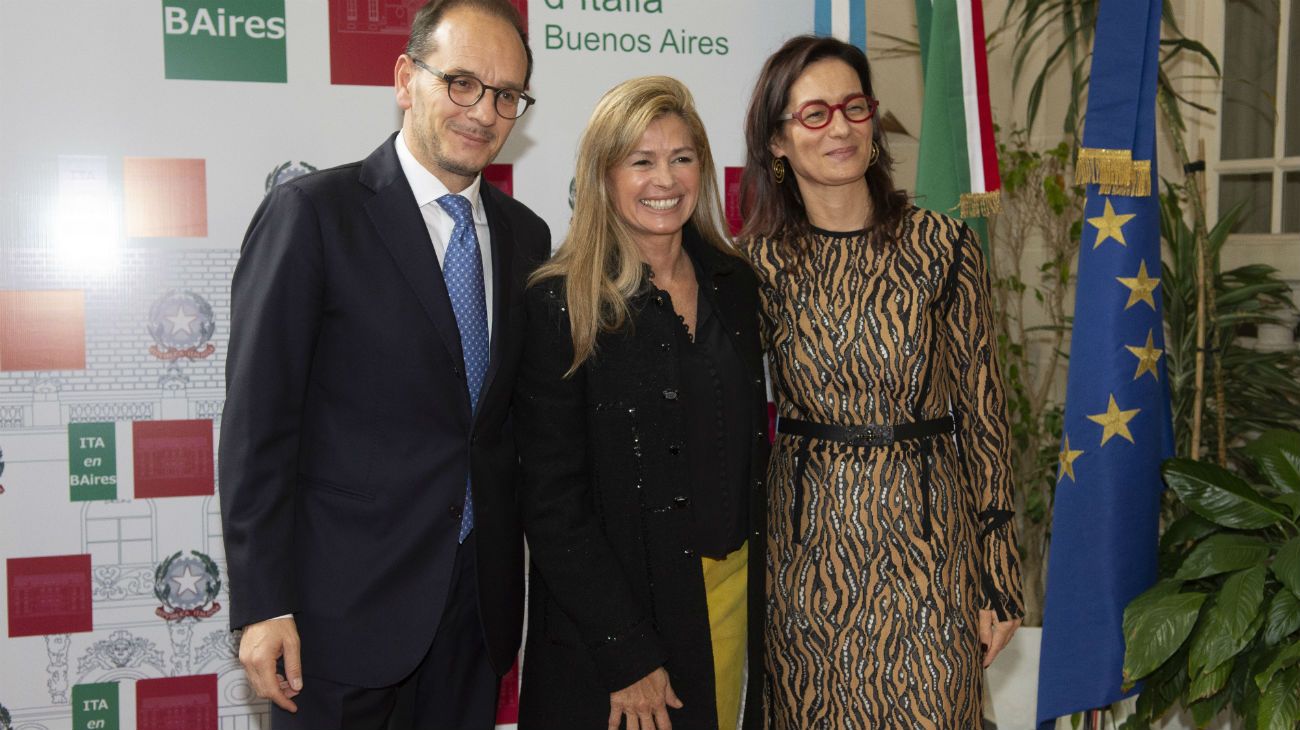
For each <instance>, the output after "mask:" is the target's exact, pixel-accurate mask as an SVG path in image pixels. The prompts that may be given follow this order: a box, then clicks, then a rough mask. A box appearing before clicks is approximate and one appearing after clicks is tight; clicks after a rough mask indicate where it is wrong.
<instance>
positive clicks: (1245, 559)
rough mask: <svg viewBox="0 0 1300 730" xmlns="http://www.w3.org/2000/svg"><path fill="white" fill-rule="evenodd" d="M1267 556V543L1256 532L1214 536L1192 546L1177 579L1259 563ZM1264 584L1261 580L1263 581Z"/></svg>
mask: <svg viewBox="0 0 1300 730" xmlns="http://www.w3.org/2000/svg"><path fill="white" fill-rule="evenodd" d="M1267 558H1268V543H1267V542H1265V541H1264V540H1262V539H1260V538H1258V537H1255V536H1253V535H1242V534H1237V533H1228V534H1221V535H1211V536H1209V537H1207V538H1205V540H1204V541H1203V542H1202V543H1201V544H1200V545H1197V546H1196V547H1195V548H1193V549H1192V552H1191V554H1190V555H1188V556H1187V559H1186V560H1184V561H1183V564H1182V565H1180V566H1179V567H1178V573H1177V574H1175V575H1174V579H1175V580H1194V579H1196V578H1205V577H1207V576H1211V575H1218V574H1219V573H1227V572H1229V571H1233V570H1241V569H1242V568H1249V567H1250V566H1252V565H1259V564H1260V563H1262V562H1263V561H1264V560H1265V559H1267ZM1261 585H1262V583H1261Z"/></svg>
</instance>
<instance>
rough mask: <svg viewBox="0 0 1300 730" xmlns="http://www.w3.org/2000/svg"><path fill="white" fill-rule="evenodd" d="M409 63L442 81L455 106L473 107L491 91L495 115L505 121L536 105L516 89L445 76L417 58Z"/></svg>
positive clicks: (531, 98) (471, 79)
mask: <svg viewBox="0 0 1300 730" xmlns="http://www.w3.org/2000/svg"><path fill="white" fill-rule="evenodd" d="M411 61H412V62H413V63H414V64H415V65H416V66H419V67H420V68H422V69H424V70H425V71H428V72H429V73H431V74H433V75H434V76H437V77H438V78H440V79H442V81H443V83H445V84H447V96H448V97H449V98H450V99H451V100H452V102H454V103H455V104H456V105H457V106H474V105H475V104H477V103H478V101H479V99H482V98H483V94H484V93H486V92H488V91H491V92H492V95H493V105H494V106H495V107H496V110H497V114H499V115H500V116H502V117H504V118H506V119H518V118H519V117H522V116H523V115H524V112H526V111H528V107H530V106H532V105H533V104H535V103H537V100H536V99H534V98H533V97H531V96H529V95H528V94H525V93H524V92H522V91H520V90H518V89H503V88H501V87H500V86H488V85H487V84H485V83H483V82H482V81H479V80H478V79H476V78H474V77H473V76H470V75H469V74H445V73H443V72H441V71H439V70H438V69H436V68H433V67H432V66H430V65H428V64H426V63H425V62H424V61H421V60H420V59H418V58H412V59H411Z"/></svg>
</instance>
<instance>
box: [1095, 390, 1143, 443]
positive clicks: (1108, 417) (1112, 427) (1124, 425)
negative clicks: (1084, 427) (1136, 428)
mask: <svg viewBox="0 0 1300 730" xmlns="http://www.w3.org/2000/svg"><path fill="white" fill-rule="evenodd" d="M1141 410H1142V409H1141V408H1134V409H1133V410H1131V411H1121V410H1120V409H1119V406H1118V405H1116V404H1115V396H1114V395H1113V394H1112V395H1111V396H1110V405H1108V406H1106V412H1105V413H1098V414H1097V415H1095V416H1088V420H1089V421H1092V422H1093V423H1100V424H1101V427H1102V431H1101V445H1102V446H1105V445H1106V442H1107V441H1110V439H1111V437H1112V436H1115V435H1117V434H1118V435H1120V436H1123V437H1124V438H1126V439H1128V442H1129V443H1136V442H1135V441H1134V440H1133V434H1131V433H1129V430H1128V422H1129V421H1131V420H1133V417H1134V416H1136V415H1137V414H1138V413H1139V412H1141Z"/></svg>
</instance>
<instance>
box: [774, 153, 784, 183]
mask: <svg viewBox="0 0 1300 730" xmlns="http://www.w3.org/2000/svg"><path fill="white" fill-rule="evenodd" d="M772 179H773V180H775V181H776V184H777V185H780V184H781V183H783V182H785V160H782V159H781V158H780V157H777V158H774V159H773V160H772Z"/></svg>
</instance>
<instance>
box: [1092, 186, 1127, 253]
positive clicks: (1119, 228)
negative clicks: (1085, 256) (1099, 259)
mask: <svg viewBox="0 0 1300 730" xmlns="http://www.w3.org/2000/svg"><path fill="white" fill-rule="evenodd" d="M1136 217H1137V213H1125V214H1124V215H1116V213H1115V208H1114V207H1113V206H1112V205H1111V204H1110V198H1107V199H1106V210H1105V212H1104V213H1102V214H1101V215H1099V216H1097V217H1096V218H1089V219H1088V222H1089V223H1091V224H1092V225H1093V226H1094V227H1096V229H1097V242H1096V243H1094V244H1092V247H1093V248H1097V247H1098V246H1100V245H1101V244H1103V243H1105V242H1106V239H1109V238H1113V239H1115V240H1116V241H1119V244H1120V245H1121V246H1127V245H1128V242H1127V241H1125V240H1124V224H1125V223H1128V222H1129V221H1131V220H1133V219H1134V218H1136Z"/></svg>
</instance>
